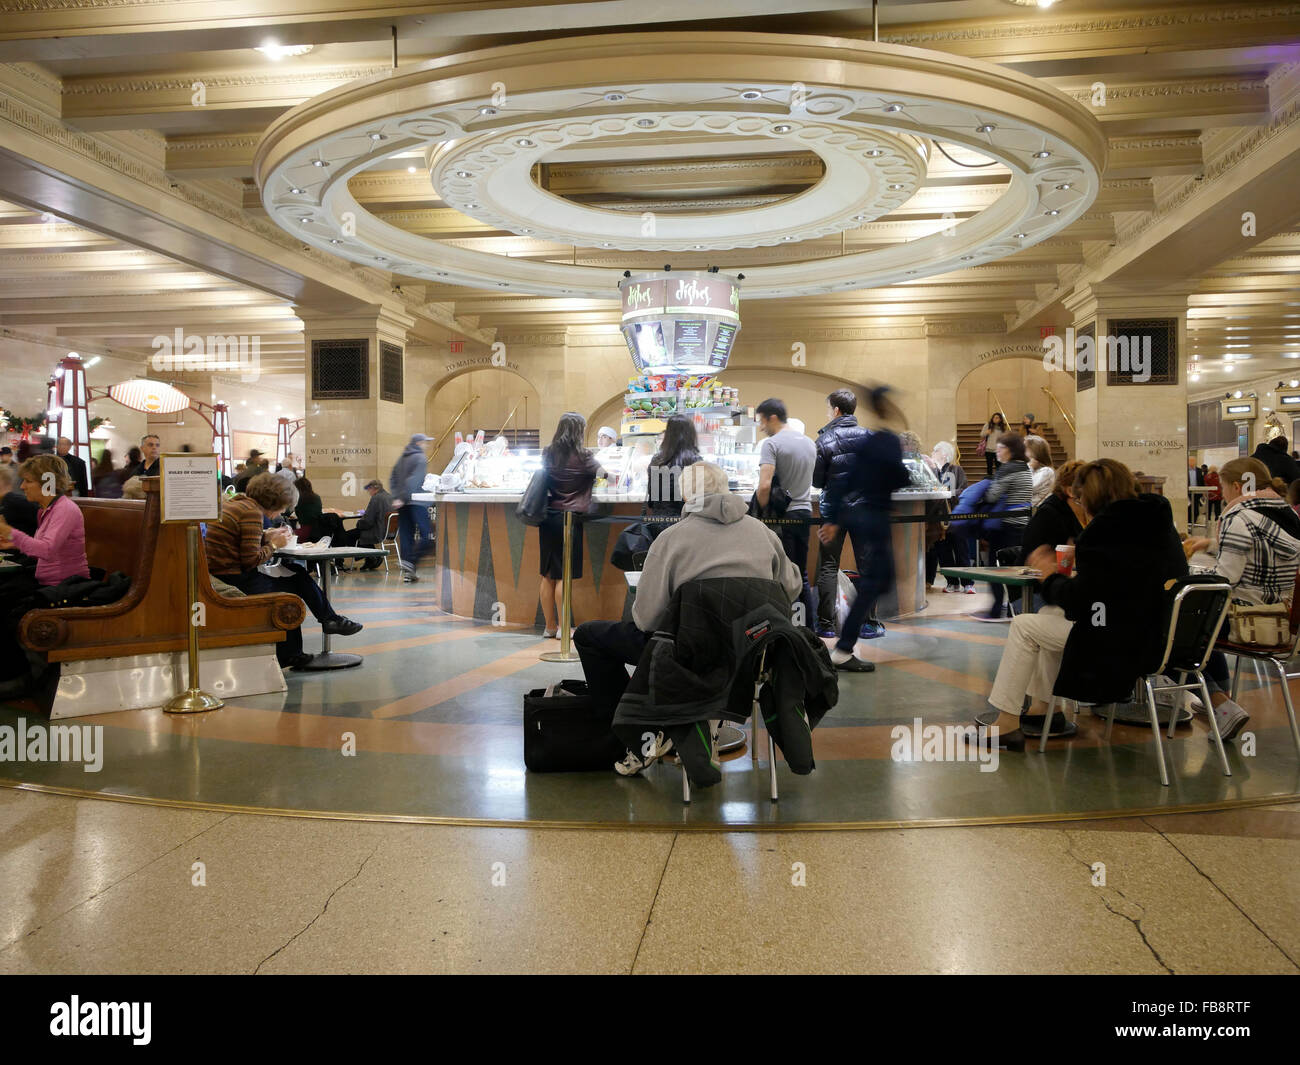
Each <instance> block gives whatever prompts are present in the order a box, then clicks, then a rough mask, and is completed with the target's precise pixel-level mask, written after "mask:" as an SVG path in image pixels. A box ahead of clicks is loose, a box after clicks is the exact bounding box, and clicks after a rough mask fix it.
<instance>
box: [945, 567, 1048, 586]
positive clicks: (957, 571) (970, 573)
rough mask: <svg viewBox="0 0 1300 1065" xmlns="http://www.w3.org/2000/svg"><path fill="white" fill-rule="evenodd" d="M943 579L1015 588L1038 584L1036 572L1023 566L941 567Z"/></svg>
mask: <svg viewBox="0 0 1300 1065" xmlns="http://www.w3.org/2000/svg"><path fill="white" fill-rule="evenodd" d="M939 572H940V573H942V574H943V575H944V576H945V577H950V578H952V579H953V580H959V581H985V582H987V583H989V584H1010V585H1014V586H1015V587H1017V588H1020V587H1023V586H1025V585H1029V584H1037V583H1038V576H1039V574H1038V570H1036V569H1032V570H1027V569H1025V567H1024V566H941V567H940V568H939Z"/></svg>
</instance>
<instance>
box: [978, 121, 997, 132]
mask: <svg viewBox="0 0 1300 1065" xmlns="http://www.w3.org/2000/svg"><path fill="white" fill-rule="evenodd" d="M997 128H998V127H997V126H992V125H990V124H989V123H987V122H985V123H984V125H982V126H976V127H975V132H976V133H992V132H993V131H994V130H995V129H997Z"/></svg>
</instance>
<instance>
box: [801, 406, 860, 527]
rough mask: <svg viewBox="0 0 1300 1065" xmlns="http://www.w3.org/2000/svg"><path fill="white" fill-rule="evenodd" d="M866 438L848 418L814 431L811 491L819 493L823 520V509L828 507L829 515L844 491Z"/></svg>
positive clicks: (850, 415) (824, 510) (842, 416)
mask: <svg viewBox="0 0 1300 1065" xmlns="http://www.w3.org/2000/svg"><path fill="white" fill-rule="evenodd" d="M870 435H871V431H870V430H869V429H864V428H863V427H862V426H860V425H859V424H858V419H857V418H855V417H854V416H853V415H852V414H844V415H841V416H840V417H838V418H834V419H832V420H831V421H830V422H828V423H827V424H826V425H823V426H822V427H821V428H820V429H819V430H818V431H817V440H816V443H817V462H816V463H815V464H814V466H813V478H812V483H813V487H814V488H820V489H821V490H822V495H821V512H822V516H823V517H825V516H826V507H827V506H828V505H829V506H830V507H831V509H832V511H833V510H834V508H835V500H836V499H842V498H843V497H844V495H845V493H846V492H847V491H848V485H849V481H850V480H851V479H852V476H853V469H854V467H855V466H857V462H858V450H859V449H860V448H861V446H862V444H863V441H865V440H866V438H867V437H869V436H870Z"/></svg>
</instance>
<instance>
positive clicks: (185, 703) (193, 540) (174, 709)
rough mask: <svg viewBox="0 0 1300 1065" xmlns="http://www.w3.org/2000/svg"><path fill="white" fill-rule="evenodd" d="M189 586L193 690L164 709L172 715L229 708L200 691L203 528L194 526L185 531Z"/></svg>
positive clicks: (179, 696)
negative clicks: (199, 604) (195, 612)
mask: <svg viewBox="0 0 1300 1065" xmlns="http://www.w3.org/2000/svg"><path fill="white" fill-rule="evenodd" d="M185 562H186V580H185V586H186V588H187V589H188V590H189V598H188V603H189V608H188V609H189V610H190V612H191V613H190V614H189V617H188V619H187V620H188V623H189V629H190V646H189V655H190V663H189V665H190V686H189V688H188V690H186V691H184V692H182V693H181V694H180V695H177V696H176V697H175V698H174V699H172V700H171V702H169V703H167V705H166V706H164V707H163V710H165V711H166V712H167V713H169V714H197V713H198V712H199V711H201V710H218V709H220V708H221V707H223V706H225V705H226V704H225V703H223V702H222V701H221V700H220V699H218V698H217V697H216V696H215V695H209V694H208V693H207V692H205V691H200V690H199V627H198V626H197V625H195V624H194V615H193V610H194V604H195V603H197V602H198V600H199V527H198V526H197V525H196V524H194V523H193V522H191V523H190V524H189V526H188V527H187V528H186V530H185Z"/></svg>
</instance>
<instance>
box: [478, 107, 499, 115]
mask: <svg viewBox="0 0 1300 1065" xmlns="http://www.w3.org/2000/svg"><path fill="white" fill-rule="evenodd" d="M478 113H479V114H480V115H488V116H491V115H495V114H496V113H497V109H496V108H495V107H480V108H479V109H478Z"/></svg>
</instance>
